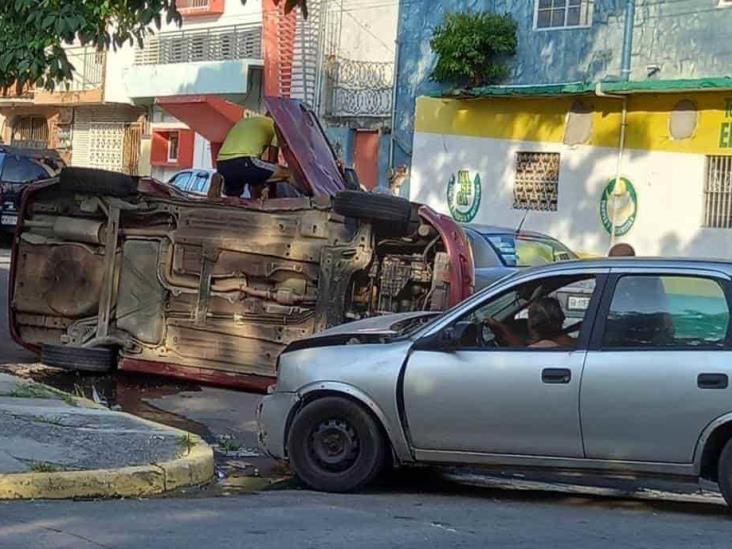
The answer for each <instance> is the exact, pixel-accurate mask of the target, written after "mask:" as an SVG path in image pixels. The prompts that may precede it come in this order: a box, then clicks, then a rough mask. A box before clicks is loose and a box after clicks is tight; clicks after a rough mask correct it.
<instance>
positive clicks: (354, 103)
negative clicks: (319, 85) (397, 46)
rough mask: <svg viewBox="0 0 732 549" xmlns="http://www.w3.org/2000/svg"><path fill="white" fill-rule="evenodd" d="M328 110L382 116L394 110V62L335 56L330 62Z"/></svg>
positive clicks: (329, 112) (343, 114) (329, 113)
mask: <svg viewBox="0 0 732 549" xmlns="http://www.w3.org/2000/svg"><path fill="white" fill-rule="evenodd" d="M325 85H326V90H325V114H326V115H327V116H332V117H337V118H343V117H378V118H385V117H388V116H389V115H390V114H391V109H392V104H391V103H392V93H393V86H394V63H381V62H367V61H354V60H352V59H344V58H339V57H333V58H331V59H329V60H328V62H327V65H326V84H325Z"/></svg>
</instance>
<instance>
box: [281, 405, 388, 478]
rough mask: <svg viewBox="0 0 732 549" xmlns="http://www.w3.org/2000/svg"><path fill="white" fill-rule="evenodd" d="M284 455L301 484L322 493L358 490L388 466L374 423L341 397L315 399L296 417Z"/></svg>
mask: <svg viewBox="0 0 732 549" xmlns="http://www.w3.org/2000/svg"><path fill="white" fill-rule="evenodd" d="M287 452H288V455H289V458H290V464H291V465H292V468H293V470H294V471H295V474H296V475H297V477H298V478H299V479H300V481H302V482H303V483H304V484H305V485H306V486H308V487H310V488H312V489H314V490H319V491H323V492H351V491H354V490H358V489H359V488H361V487H363V486H365V485H366V484H368V483H369V482H371V481H372V480H374V479H375V478H376V476H377V475H378V474H379V473H380V472H381V470H382V469H383V467H384V464H385V462H386V443H385V440H384V436H383V435H382V432H381V429H380V428H379V425H378V424H377V422H376V420H375V419H374V418H373V417H372V416H371V414H370V413H369V412H368V411H366V410H365V409H364V408H363V407H362V406H360V405H359V404H357V403H355V402H352V401H350V400H347V399H344V398H339V397H326V398H321V399H318V400H315V401H313V402H311V403H310V404H307V405H306V406H305V407H304V408H303V409H302V410H301V411H300V412H299V413H298V414H297V416H295V419H294V421H293V423H292V427H291V428H290V435H289V437H288V441H287Z"/></svg>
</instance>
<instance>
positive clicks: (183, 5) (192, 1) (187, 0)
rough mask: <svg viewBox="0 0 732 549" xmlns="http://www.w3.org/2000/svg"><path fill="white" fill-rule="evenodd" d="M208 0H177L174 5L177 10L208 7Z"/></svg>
mask: <svg viewBox="0 0 732 549" xmlns="http://www.w3.org/2000/svg"><path fill="white" fill-rule="evenodd" d="M208 4H209V0H177V2H176V3H175V6H176V7H177V8H178V9H179V10H187V9H199V8H208Z"/></svg>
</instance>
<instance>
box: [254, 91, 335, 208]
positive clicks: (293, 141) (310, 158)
mask: <svg viewBox="0 0 732 549" xmlns="http://www.w3.org/2000/svg"><path fill="white" fill-rule="evenodd" d="M264 103H265V105H266V106H267V110H268V111H269V115H270V116H271V117H272V118H273V119H274V121H275V125H276V127H277V137H278V139H279V141H280V148H281V149H282V153H283V155H284V156H285V160H287V164H288V166H290V168H292V169H293V170H294V171H295V175H296V177H297V179H298V180H299V181H300V182H301V183H302V184H303V185H305V187H306V188H307V190H309V191H310V192H311V193H312V194H313V195H314V196H317V195H326V196H334V195H335V194H336V193H337V192H339V191H342V190H344V189H346V180H345V178H344V176H343V172H342V171H341V169H340V168H339V167H338V163H337V162H336V155H335V152H334V151H333V147H332V146H331V144H330V141H328V138H327V137H326V135H325V132H324V131H323V127H322V126H321V125H320V121H319V120H318V117H317V116H316V115H315V113H314V112H313V111H312V110H311V109H310V108H309V107H307V106H306V105H305V104H304V103H303V102H302V101H299V100H297V99H289V98H285V97H265V99H264Z"/></svg>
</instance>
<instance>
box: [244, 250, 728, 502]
mask: <svg viewBox="0 0 732 549" xmlns="http://www.w3.org/2000/svg"><path fill="white" fill-rule="evenodd" d="M731 279H732V263H724V262H709V261H692V260H661V259H657V260H650V259H649V260H645V259H636V258H633V259H629V258H628V259H626V258H617V259H603V260H586V261H571V262H562V263H554V264H549V265H546V266H543V267H539V268H532V269H527V270H524V271H521V272H520V273H517V274H515V275H514V276H512V277H508V278H506V279H504V280H502V281H499V282H497V283H496V284H494V285H492V286H490V287H488V288H486V289H485V290H483V291H482V292H480V293H478V294H476V295H474V296H473V297H472V298H469V299H468V300H466V301H465V302H464V303H462V304H460V305H458V306H457V307H454V308H453V309H451V310H449V311H447V312H444V313H441V314H438V315H437V316H434V314H433V315H432V316H429V315H427V316H423V315H420V314H418V313H412V314H407V315H392V316H386V317H382V318H378V319H369V320H368V321H366V322H365V323H360V322H356V323H353V324H349V325H345V326H341V327H338V328H335V329H333V330H329V331H326V332H324V333H322V334H319V335H317V336H315V337H311V338H308V339H305V340H303V341H299V342H295V343H292V344H291V345H290V346H289V347H288V348H287V349H286V350H285V351H284V352H283V353H282V354H281V355H280V359H279V369H278V377H277V384H276V386H275V388H274V389H273V390H272V392H271V394H269V395H268V396H266V397H265V398H264V399H263V402H262V403H261V404H260V408H259V410H258V420H259V436H260V442H261V444H262V446H263V447H264V448H265V449H266V450H267V452H269V453H270V454H271V455H272V456H274V457H276V458H278V459H285V460H289V462H290V465H291V466H292V468H293V469H294V471H295V472H296V473H297V475H298V476H299V478H300V479H301V480H302V481H303V482H304V483H305V484H306V485H308V486H310V487H312V488H315V489H318V490H327V491H349V490H355V489H357V488H359V487H361V486H363V485H365V484H367V483H368V482H369V481H371V480H372V479H373V478H374V477H375V476H376V475H377V474H378V473H379V471H380V470H381V469H382V467H383V466H384V464H385V463H386V462H387V461H388V460H389V459H391V458H390V456H393V459H394V460H395V461H396V462H397V464H398V465H403V466H409V465H417V464H425V465H428V464H440V465H446V464H447V465H456V466H475V465H481V466H499V467H509V466H510V467H514V468H519V469H528V468H540V469H544V470H551V469H554V470H556V469H562V470H570V471H572V472H574V473H577V472H584V473H585V474H586V475H591V474H594V475H600V476H602V475H604V474H605V475H617V474H621V473H622V474H629V475H637V476H639V477H643V475H660V476H664V475H667V476H668V475H671V476H675V477H677V478H682V477H683V478H686V479H688V480H691V481H696V480H697V479H699V478H704V479H708V480H711V481H717V482H718V483H719V487H720V489H721V491H722V494H723V495H724V497H725V499H726V500H727V502H728V503H730V504H732V387H730V384H729V378H730V376H731V375H732V330H731V328H732V325H731V324H730V302H731V300H730V296H732V283H731V282H730V281H731ZM577 282H584V283H586V284H588V285H590V286H591V287H592V294H591V302H590V305H589V307H588V308H587V309H586V310H585V312H584V315H583V318H581V319H580V320H575V319H569V318H567V320H565V323H564V325H563V329H562V332H561V334H557V337H556V340H555V343H556V341H562V342H563V343H561V344H560V343H556V344H555V345H548V344H546V343H544V344H541V342H535V343H532V341H533V340H532V338H531V337H529V336H528V335H527V332H528V331H529V326H530V325H532V323H533V322H535V321H534V320H532V319H531V318H530V319H529V320H528V321H527V320H526V319H525V316H524V315H522V314H521V313H522V312H523V311H525V310H526V309H529V315H532V314H533V313H532V310H533V309H532V307H534V305H532V304H536V303H541V304H543V305H542V306H544V307H546V303H548V302H552V303H556V302H555V301H553V300H552V298H553V297H555V296H556V295H557V293H558V292H561V291H562V289H563V288H566V287H567V286H571V285H573V284H576V283H577ZM565 312H566V311H565ZM539 320H541V319H540V318H539ZM498 325H500V326H502V328H501V330H495V329H494V328H492V327H493V326H498ZM507 331H509V332H511V333H512V334H513V336H514V338H515V337H517V336H523V338H524V339H523V340H521V341H522V342H523V343H520V344H516V343H514V344H509V343H508V341H507V338H505V337H503V334H505V333H506V332H507Z"/></svg>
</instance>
